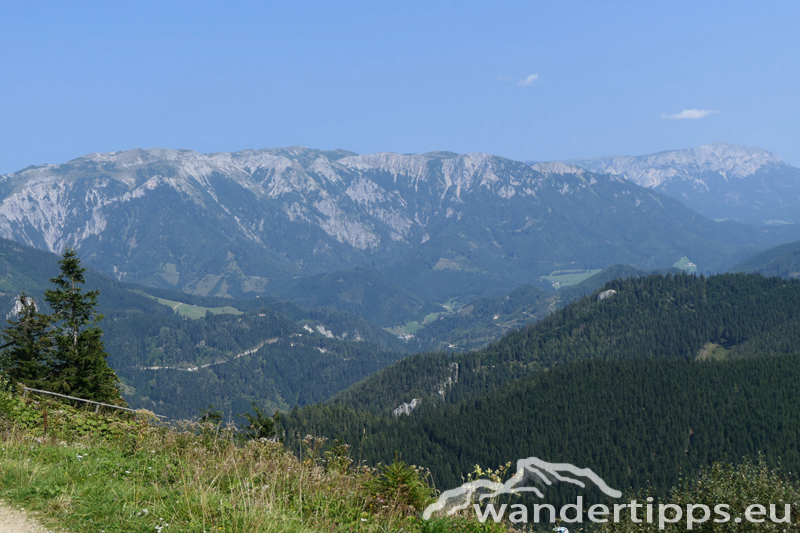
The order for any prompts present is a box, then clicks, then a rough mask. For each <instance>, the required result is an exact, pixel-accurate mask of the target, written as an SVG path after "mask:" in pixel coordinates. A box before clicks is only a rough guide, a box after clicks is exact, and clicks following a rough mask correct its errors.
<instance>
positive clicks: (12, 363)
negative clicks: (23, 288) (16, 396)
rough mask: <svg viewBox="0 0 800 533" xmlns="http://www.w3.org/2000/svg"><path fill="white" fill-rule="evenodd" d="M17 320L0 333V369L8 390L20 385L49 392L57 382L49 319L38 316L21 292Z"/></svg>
mask: <svg viewBox="0 0 800 533" xmlns="http://www.w3.org/2000/svg"><path fill="white" fill-rule="evenodd" d="M17 316H18V318H17V320H9V326H8V328H6V329H5V330H4V331H3V332H2V333H0V337H2V339H3V341H4V344H3V346H0V350H2V352H0V369H2V370H3V372H4V373H5V375H6V378H7V379H8V381H9V383H10V384H11V385H12V386H13V385H15V384H16V383H18V382H21V383H23V384H25V385H26V386H28V387H32V388H35V389H45V390H51V387H53V385H54V382H55V381H56V379H57V378H56V375H55V372H54V366H53V362H54V359H53V358H54V356H55V346H54V342H53V336H52V334H51V333H50V331H49V327H50V317H49V316H48V315H44V314H42V313H39V311H38V309H37V308H36V302H34V301H33V299H32V298H29V297H28V296H27V295H26V294H25V293H24V292H23V293H22V294H21V295H20V296H19V313H18V315H17Z"/></svg>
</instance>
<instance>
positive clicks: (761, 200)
mask: <svg viewBox="0 0 800 533" xmlns="http://www.w3.org/2000/svg"><path fill="white" fill-rule="evenodd" d="M567 163H569V164H573V165H577V166H579V167H581V168H584V169H586V170H589V171H591V172H598V173H604V174H611V175H614V176H621V177H624V178H625V179H628V180H630V181H632V182H633V183H636V184H637V185H640V186H642V187H647V188H650V189H653V190H656V191H659V192H661V193H663V194H666V195H667V196H670V197H672V198H676V199H678V200H680V201H682V202H683V203H684V204H686V206H688V207H689V208H691V209H692V210H694V211H697V212H698V213H701V214H703V215H705V216H706V217H708V218H711V219H729V220H739V221H742V222H749V223H758V224H763V223H767V224H770V223H772V224H780V223H787V222H790V223H793V224H797V223H800V169H798V168H796V167H793V166H792V165H789V164H788V163H785V162H784V161H782V160H781V158H780V157H778V156H777V155H775V154H773V153H770V152H768V151H766V150H762V149H760V148H751V147H746V146H739V145H735V144H730V143H724V142H717V143H711V144H704V145H702V146H697V147H694V148H690V149H686V150H670V151H666V152H659V153H657V154H650V155H643V156H609V157H595V158H585V159H573V160H570V161H567Z"/></svg>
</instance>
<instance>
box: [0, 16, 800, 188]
mask: <svg viewBox="0 0 800 533" xmlns="http://www.w3.org/2000/svg"><path fill="white" fill-rule="evenodd" d="M228 4H229V3H226V4H223V3H222V2H218V3H210V2H196V1H195V2H164V1H163V0H162V1H159V2H135V3H133V2H126V3H123V2H109V1H106V2H97V3H90V2H79V1H76V2H52V3H48V2H14V3H12V2H5V3H4V6H3V10H2V17H0V76H2V82H1V83H0V146H2V149H1V150H0V173H5V172H11V171H14V170H18V169H20V168H22V167H25V166H27V165H31V164H41V163H59V162H63V161H66V160H69V159H72V158H75V157H78V156H81V155H84V154H86V153H90V152H105V151H113V150H124V149H129V148H136V147H156V146H158V147H165V148H190V149H194V150H198V151H201V152H215V151H235V150H240V149H245V148H261V147H277V146H288V145H305V146H310V147H315V148H323V149H330V148H345V149H348V150H352V151H355V152H359V153H371V152H378V151H392V152H401V153H408V152H427V151H431V150H451V151H454V152H459V153H463V152H488V153H492V154H496V155H502V156H505V157H510V158H513V159H519V160H528V159H531V160H555V159H566V158H572V157H582V156H596V155H610V154H625V155H639V154H645V153H652V152H657V151H661V150H667V149H675V148H686V147H690V146H694V145H698V144H702V143H706V142H712V141H728V142H733V143H738V144H744V145H749V146H759V147H761V148H765V149H767V150H770V151H772V152H775V153H777V154H778V155H780V156H781V157H782V158H784V159H785V160H786V161H788V162H790V163H792V164H794V165H798V166H800V144H798V140H800V139H799V138H798V137H799V136H798V125H799V124H800V105H798V104H799V102H800V99H798V93H799V91H798V88H799V87H800V64H798V63H799V62H800V59H798V58H800V31H798V27H800V3H798V2H768V3H759V4H756V3H754V2H675V1H670V2H605V3H601V2H522V1H520V2H500V1H493V2H491V3H490V2H468V1H462V2H431V1H426V2H416V1H410V0H406V1H403V2H376V1H373V2H302V1H294V2H238V3H236V4H235V5H234V6H233V7H232V6H231V5H228ZM673 116H677V117H701V118H669V117H673Z"/></svg>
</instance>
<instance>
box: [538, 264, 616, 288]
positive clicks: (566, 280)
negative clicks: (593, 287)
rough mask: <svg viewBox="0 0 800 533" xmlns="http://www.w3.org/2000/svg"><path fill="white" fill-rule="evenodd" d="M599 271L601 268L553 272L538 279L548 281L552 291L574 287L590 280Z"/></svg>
mask: <svg viewBox="0 0 800 533" xmlns="http://www.w3.org/2000/svg"><path fill="white" fill-rule="evenodd" d="M601 270H602V269H601V268H597V269H594V270H585V269H581V270H554V271H552V272H551V273H550V275H549V276H541V277H540V278H539V279H544V280H547V281H549V282H550V283H552V284H553V288H554V289H560V288H561V287H569V286H570V285H575V284H576V283H580V282H581V281H583V280H585V279H588V278H591V277H592V276H594V275H595V274H597V273H598V272H600V271H601Z"/></svg>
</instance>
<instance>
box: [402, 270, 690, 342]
mask: <svg viewBox="0 0 800 533" xmlns="http://www.w3.org/2000/svg"><path fill="white" fill-rule="evenodd" d="M676 272H678V271H677V270H676ZM646 274H647V272H646V271H644V270H640V269H638V268H634V267H631V266H627V265H612V266H610V267H608V268H606V269H604V270H602V271H601V272H598V273H597V274H595V275H594V276H591V277H590V278H588V279H585V280H583V281H581V282H579V283H576V284H575V285H571V286H567V287H564V288H562V289H559V290H558V291H547V292H545V291H543V290H541V289H539V288H537V287H535V286H532V285H523V286H522V287H517V288H516V289H514V290H513V291H511V292H510V293H508V294H506V295H503V296H497V297H494V298H488V297H483V298H476V299H474V300H472V301H470V302H468V303H467V304H466V305H464V306H462V307H460V308H459V309H457V310H456V311H455V312H453V313H448V314H442V315H441V316H439V317H438V318H437V319H435V320H433V321H431V322H430V323H428V324H425V325H424V327H422V328H420V329H419V330H417V332H416V334H415V336H414V338H412V339H411V340H410V341H409V342H408V347H409V349H410V350H411V351H417V352H422V351H434V350H454V351H466V350H472V349H476V348H481V347H483V346H484V345H486V344H487V343H489V342H490V341H493V340H496V339H499V338H500V337H502V336H503V335H504V334H506V333H508V332H509V331H511V330H513V329H516V328H519V327H523V326H527V325H528V324H531V323H533V322H536V321H537V320H540V319H542V318H544V317H546V316H547V315H549V314H550V313H552V312H553V311H555V310H557V309H560V308H561V307H564V306H565V305H567V304H569V303H571V302H574V301H575V300H578V299H580V298H581V297H583V296H585V295H587V294H591V293H593V292H594V291H596V290H597V289H599V288H600V287H601V286H603V285H604V284H605V283H608V282H609V281H610V280H612V279H616V278H627V277H637V276H643V275H646Z"/></svg>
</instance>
